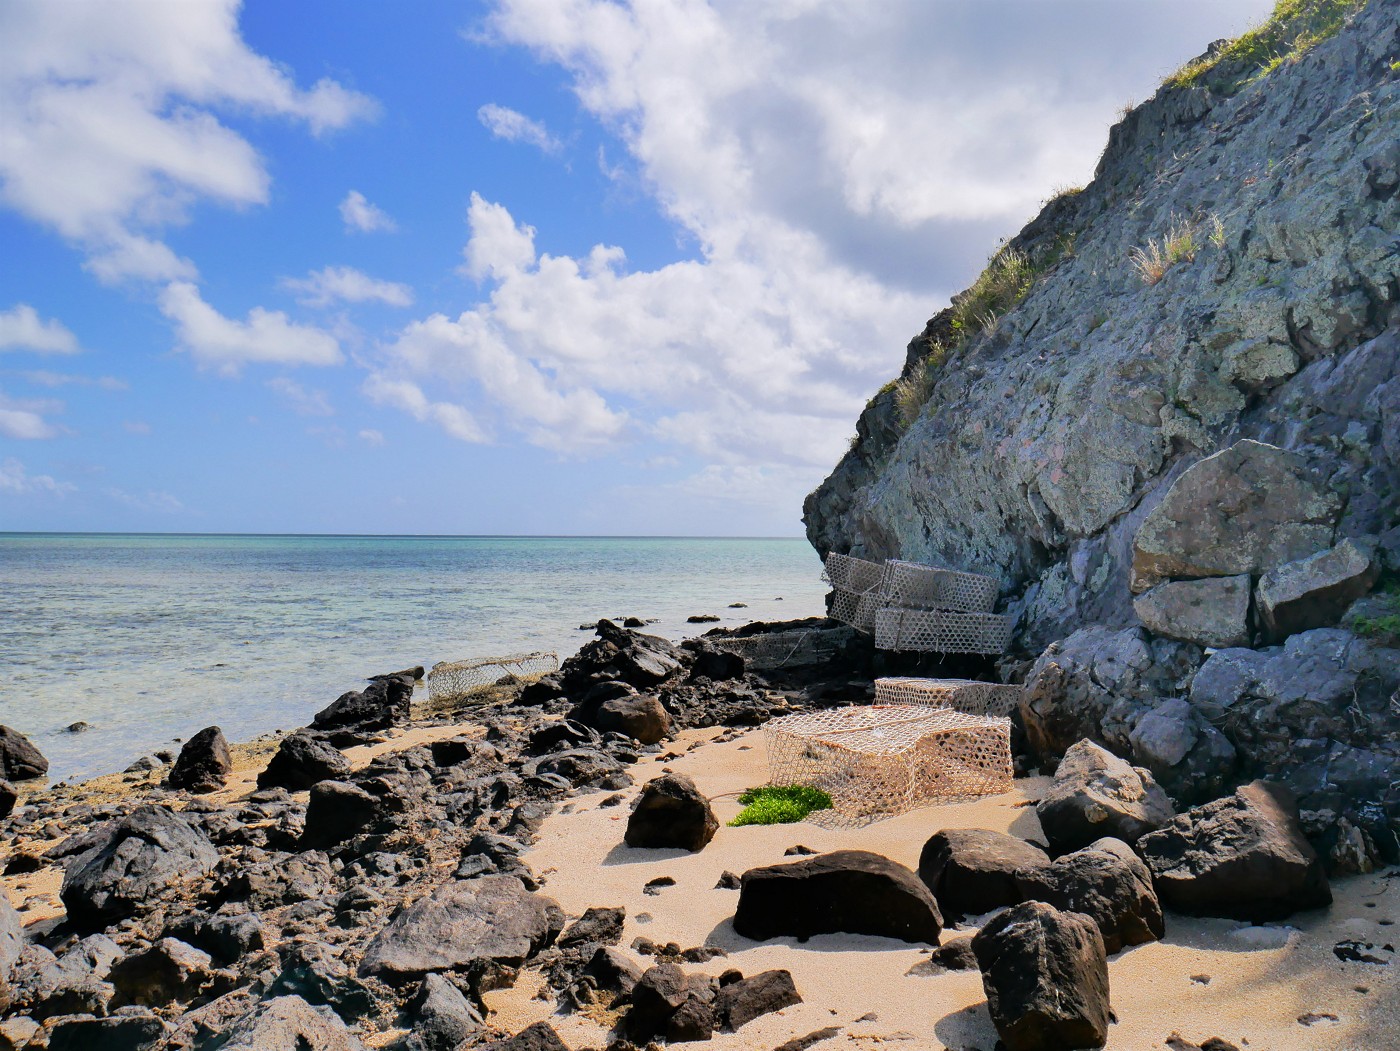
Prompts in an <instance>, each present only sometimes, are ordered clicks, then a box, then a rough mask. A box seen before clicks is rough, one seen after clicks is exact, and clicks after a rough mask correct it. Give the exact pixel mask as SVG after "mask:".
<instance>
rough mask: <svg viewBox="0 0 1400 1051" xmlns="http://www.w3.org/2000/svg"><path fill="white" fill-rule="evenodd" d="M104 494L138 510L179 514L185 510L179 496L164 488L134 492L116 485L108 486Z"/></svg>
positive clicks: (103, 491)
mask: <svg viewBox="0 0 1400 1051" xmlns="http://www.w3.org/2000/svg"><path fill="white" fill-rule="evenodd" d="M102 495H103V496H106V497H108V498H109V499H112V500H115V501H117V503H120V504H125V505H126V506H127V507H130V508H132V509H133V510H136V511H149V512H155V513H156V514H166V515H177V514H180V513H182V512H183V511H184V510H185V504H184V502H183V501H182V500H181V499H180V498H179V497H177V496H174V495H173V494H171V493H167V492H165V491H164V490H162V489H147V490H146V491H145V492H144V493H132V492H128V491H127V490H125V489H118V488H117V487H116V486H108V487H107V488H106V489H103V490H102Z"/></svg>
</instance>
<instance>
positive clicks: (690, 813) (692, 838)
mask: <svg viewBox="0 0 1400 1051" xmlns="http://www.w3.org/2000/svg"><path fill="white" fill-rule="evenodd" d="M718 829H719V820H718V819H717V818H716V817H715V813H714V811H713V810H711V809H710V802H709V800H708V799H706V798H705V797H704V796H703V795H702V794H701V793H700V790H699V789H698V788H696V787H695V782H694V781H692V780H691V779H690V778H689V777H687V776H686V775H685V774H663V775H662V776H661V777H658V778H656V779H655V780H654V781H648V782H647V784H646V786H645V787H644V788H643V789H642V791H641V794H639V795H638V796H637V802H636V804H635V806H634V807H633V808H632V815H631V817H629V818H628V819H627V833H626V837H625V838H626V841H627V845H628V846H629V847H681V848H683V849H685V850H689V851H692V852H694V851H697V850H700V849H701V848H703V847H704V846H705V844H706V843H708V842H709V841H710V840H711V839H713V838H714V835H715V832H716V831H717V830H718Z"/></svg>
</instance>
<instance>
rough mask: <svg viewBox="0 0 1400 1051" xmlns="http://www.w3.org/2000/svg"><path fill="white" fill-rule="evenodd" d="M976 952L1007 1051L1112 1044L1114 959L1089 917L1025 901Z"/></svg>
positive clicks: (980, 936)
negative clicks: (1110, 973)
mask: <svg viewBox="0 0 1400 1051" xmlns="http://www.w3.org/2000/svg"><path fill="white" fill-rule="evenodd" d="M972 951H973V952H974V953H976V955H977V965H978V966H979V967H980V968H981V970H982V988H983V990H984V991H985V992H986V994H987V1009H988V1011H989V1012H990V1013H991V1016H992V1024H993V1025H995V1026H996V1030H997V1035H998V1036H999V1037H1001V1040H1002V1043H1003V1044H1005V1045H1006V1048H1007V1051H1061V1049H1069V1048H1089V1047H1102V1046H1103V1045H1104V1043H1105V1042H1106V1041H1107V1040H1108V1023H1109V1019H1110V1008H1109V1002H1108V959H1107V957H1106V956H1105V954H1104V947H1103V936H1102V935H1101V934H1100V933H1099V928H1098V926H1097V925H1096V924H1095V923H1094V921H1093V920H1091V919H1090V918H1089V917H1088V916H1084V915H1081V914H1080V913H1077V912H1061V911H1060V910H1059V909H1057V908H1055V907H1054V906H1053V905H1047V904H1045V903H1044V902H1042V901H1028V902H1024V903H1023V904H1020V905H1017V906H1016V907H1015V908H1012V909H1008V910H1007V911H1006V912H1003V913H1002V914H1001V915H999V916H997V917H995V918H994V919H992V920H991V921H990V922H989V923H988V924H987V925H986V926H985V927H983V928H982V929H981V930H980V931H978V932H977V933H976V934H975V935H974V936H973V938H972Z"/></svg>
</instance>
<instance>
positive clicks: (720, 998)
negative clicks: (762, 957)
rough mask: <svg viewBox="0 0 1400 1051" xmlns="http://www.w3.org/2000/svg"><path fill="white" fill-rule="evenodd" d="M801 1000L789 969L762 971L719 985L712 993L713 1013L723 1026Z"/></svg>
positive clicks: (738, 1025)
mask: <svg viewBox="0 0 1400 1051" xmlns="http://www.w3.org/2000/svg"><path fill="white" fill-rule="evenodd" d="M801 1002H802V997H801V995H800V994H799V993H798V992H797V986H796V985H794V984H793V981H792V974H791V973H790V972H788V971H764V972H763V973H762V974H755V975H752V976H751V977H748V978H740V979H739V980H738V981H737V982H730V983H729V984H728V985H725V986H722V987H721V988H720V991H719V994H718V995H717V996H716V997H715V1017H716V1018H718V1019H719V1022H720V1024H721V1025H722V1026H724V1027H725V1028H726V1029H729V1030H734V1029H739V1028H741V1027H742V1026H745V1025H748V1023H750V1022H752V1021H753V1020H754V1019H755V1018H758V1017H759V1016H761V1015H766V1014H771V1013H772V1012H774V1011H781V1010H782V1009H783V1008H784V1007H793V1006H794V1005H796V1004H800V1003H801Z"/></svg>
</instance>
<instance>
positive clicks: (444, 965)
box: [360, 876, 563, 981]
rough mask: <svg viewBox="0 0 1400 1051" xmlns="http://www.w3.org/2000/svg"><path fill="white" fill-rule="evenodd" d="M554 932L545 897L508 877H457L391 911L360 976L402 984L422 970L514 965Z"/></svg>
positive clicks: (556, 921)
mask: <svg viewBox="0 0 1400 1051" xmlns="http://www.w3.org/2000/svg"><path fill="white" fill-rule="evenodd" d="M562 927H563V915H562V913H560V911H559V907H558V906H557V905H556V904H555V903H554V901H553V899H551V898H546V897H544V896H543V895H539V894H534V893H531V892H530V891H528V890H526V889H525V887H524V885H523V884H522V883H521V882H520V881H519V880H518V879H515V878H514V877H513V876H481V877H479V878H477V879H470V880H458V881H454V882H452V883H448V884H446V885H444V886H442V887H439V888H438V889H437V890H435V891H434V892H433V893H432V894H430V895H428V897H426V898H423V899H421V900H420V901H417V902H415V903H414V904H413V905H410V906H409V907H408V908H407V909H405V910H404V911H403V912H401V913H399V915H398V916H396V917H395V918H394V920H393V922H391V923H390V924H389V926H387V927H386V928H384V930H382V931H381V932H380V933H379V934H378V935H377V936H376V937H375V939H374V941H372V942H370V945H369V948H368V949H367V950H366V951H365V957H364V961H363V962H362V963H361V964H360V973H361V974H362V975H370V976H374V977H379V978H384V979H386V980H389V981H403V980H405V979H409V978H419V977H421V976H423V975H424V974H427V973H428V972H430V971H466V972H468V973H469V974H470V973H473V972H474V971H476V970H478V969H480V968H481V967H482V966H483V965H488V964H493V965H500V966H505V967H519V966H520V965H521V964H522V963H524V962H525V960H526V959H528V958H529V957H530V956H531V955H533V954H534V953H536V952H538V951H539V950H540V949H542V948H544V947H545V946H546V945H548V944H549V943H550V942H552V941H553V940H554V938H555V936H557V935H558V933H559V931H560V929H561V928H562Z"/></svg>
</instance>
